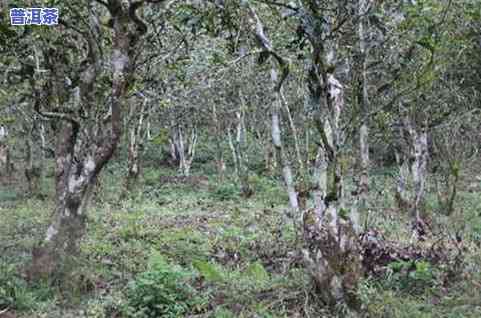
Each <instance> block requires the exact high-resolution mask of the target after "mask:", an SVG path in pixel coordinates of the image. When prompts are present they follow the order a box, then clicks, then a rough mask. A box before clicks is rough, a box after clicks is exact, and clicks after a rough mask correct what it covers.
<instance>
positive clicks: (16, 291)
mask: <svg viewBox="0 0 481 318" xmlns="http://www.w3.org/2000/svg"><path fill="white" fill-rule="evenodd" d="M15 272H16V269H15V266H13V265H7V264H0V310H2V309H4V308H10V309H16V310H26V309H29V308H32V307H33V304H34V303H35V296H34V295H33V293H32V292H31V291H30V290H29V289H28V286H27V283H26V282H25V281H24V280H23V279H21V278H19V277H17V276H16V275H15Z"/></svg>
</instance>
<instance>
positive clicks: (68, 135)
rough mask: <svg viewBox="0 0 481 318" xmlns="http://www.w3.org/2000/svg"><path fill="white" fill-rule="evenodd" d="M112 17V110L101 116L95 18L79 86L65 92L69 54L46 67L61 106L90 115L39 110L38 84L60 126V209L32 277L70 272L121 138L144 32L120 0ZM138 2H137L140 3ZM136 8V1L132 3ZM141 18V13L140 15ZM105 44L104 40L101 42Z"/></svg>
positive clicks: (111, 3) (35, 252)
mask: <svg viewBox="0 0 481 318" xmlns="http://www.w3.org/2000/svg"><path fill="white" fill-rule="evenodd" d="M108 5H109V9H110V13H111V15H112V29H113V38H112V50H111V52H112V53H111V57H110V62H111V68H112V89H111V96H110V97H111V98H110V103H109V104H110V107H109V111H108V113H107V114H106V115H105V116H103V114H101V115H100V116H99V115H98V113H97V110H98V109H99V107H98V100H97V96H96V95H98V94H96V93H98V92H97V87H98V83H97V77H98V75H99V74H100V67H101V65H103V64H102V63H101V62H102V61H101V55H100V53H99V52H98V46H97V45H96V44H95V43H96V40H98V38H97V36H98V32H99V30H98V28H97V26H98V21H95V19H96V17H95V16H94V15H92V16H91V19H90V21H89V22H90V24H89V26H90V31H91V32H87V33H86V34H88V36H90V37H89V38H88V39H89V45H88V52H87V54H86V55H85V56H86V59H85V60H84V61H83V62H82V67H81V68H80V69H79V70H80V76H79V81H78V83H79V86H78V87H76V88H74V89H73V90H72V91H73V92H74V94H73V95H72V96H71V95H70V91H65V90H63V88H64V87H65V84H64V81H65V78H66V74H65V73H64V69H63V68H62V65H64V64H63V63H64V61H65V59H66V58H67V57H66V56H62V55H61V54H60V51H59V53H58V55H55V56H52V57H51V59H50V61H53V63H51V62H49V63H48V66H49V67H50V68H51V71H52V72H53V76H54V77H53V80H52V81H53V84H52V85H51V87H54V88H55V89H54V90H53V91H52V92H50V93H51V94H54V96H55V97H56V98H55V100H56V101H58V103H59V105H56V106H57V109H58V108H60V107H59V106H63V104H66V103H70V104H71V105H75V106H76V107H77V110H78V113H83V114H84V115H85V116H90V117H88V118H87V119H86V120H85V119H84V118H83V117H81V116H79V117H76V116H75V115H74V113H75V114H76V113H77V112H70V113H58V112H48V111H43V110H42V109H41V107H42V105H41V103H40V101H41V98H40V97H41V94H42V89H38V88H37V87H36V83H35V81H34V82H33V83H32V84H33V85H32V87H33V88H34V93H35V95H36V98H35V110H36V111H37V113H39V114H40V115H41V116H43V117H48V118H51V119H55V120H56V121H57V122H56V126H57V142H56V147H55V148H56V149H55V196H56V208H55V210H54V214H53V219H52V222H51V224H50V226H49V227H48V229H47V232H46V234H45V238H44V240H43V241H42V243H41V245H40V246H39V247H37V248H35V249H34V250H33V259H32V267H31V270H30V273H31V274H32V276H33V277H32V278H38V277H41V276H43V277H49V278H54V277H52V275H54V276H61V275H62V274H64V273H66V272H69V270H70V268H69V267H70V266H69V265H72V266H73V265H74V263H71V261H74V260H75V258H76V257H78V256H79V255H78V252H79V243H80V238H81V237H82V235H83V234H84V232H85V228H86V219H87V217H86V216H87V207H88V203H89V199H90V194H91V192H92V188H93V187H94V185H95V182H96V180H97V176H98V174H99V173H100V171H101V170H102V168H103V167H104V166H105V165H106V164H107V163H108V162H109V161H110V159H111V158H112V156H113V154H114V152H115V149H116V148H117V145H118V143H119V140H120V136H121V124H122V112H121V110H122V104H123V102H124V98H125V94H126V88H127V83H128V82H129V80H130V79H131V77H132V75H133V72H134V70H135V67H134V66H135V65H134V63H133V60H132V56H133V55H134V54H135V52H136V50H135V49H133V47H134V45H135V44H136V43H137V42H138V40H139V39H140V38H141V36H142V35H143V33H145V30H143V29H141V28H136V29H135V31H132V30H134V29H133V28H129V24H130V23H134V24H135V23H137V22H138V21H135V18H132V16H133V15H135V8H134V7H130V8H125V6H123V3H120V1H119V0H111V1H109V3H108ZM137 5H138V4H137ZM132 6H133V5H132ZM137 19H138V17H137ZM99 42H101V41H99Z"/></svg>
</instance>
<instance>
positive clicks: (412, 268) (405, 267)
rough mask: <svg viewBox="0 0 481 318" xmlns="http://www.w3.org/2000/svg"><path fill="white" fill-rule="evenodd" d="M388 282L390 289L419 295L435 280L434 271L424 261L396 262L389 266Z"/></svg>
mask: <svg viewBox="0 0 481 318" xmlns="http://www.w3.org/2000/svg"><path fill="white" fill-rule="evenodd" d="M388 277H389V279H388V282H389V283H390V284H391V285H392V287H397V288H398V289H400V290H408V291H410V292H411V293H412V294H420V293H422V292H423V291H424V290H425V289H426V288H429V287H432V286H433V285H434V283H435V280H436V275H435V270H434V269H433V267H432V265H431V264H430V263H429V262H426V261H397V262H392V263H390V264H389V271H388Z"/></svg>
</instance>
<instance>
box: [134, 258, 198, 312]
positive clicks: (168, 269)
mask: <svg viewBox="0 0 481 318" xmlns="http://www.w3.org/2000/svg"><path fill="white" fill-rule="evenodd" d="M190 276H191V274H190V273H189V272H187V271H185V270H183V269H181V268H180V267H177V266H172V265H170V264H169V263H167V262H166V261H165V260H164V258H163V257H162V256H161V255H160V254H159V253H153V254H152V255H151V257H150V260H149V268H148V270H147V271H145V272H143V273H141V274H139V275H138V276H137V277H136V279H135V281H133V282H131V283H130V284H129V286H128V291H127V298H128V305H127V308H126V314H127V316H128V317H135V318H147V317H152V318H153V317H167V318H168V317H181V316H183V314H185V313H186V312H187V311H188V310H189V308H190V306H192V305H193V297H192V296H193V288H192V287H191V286H190V285H189V284H188V282H187V279H188V278H189V277H190Z"/></svg>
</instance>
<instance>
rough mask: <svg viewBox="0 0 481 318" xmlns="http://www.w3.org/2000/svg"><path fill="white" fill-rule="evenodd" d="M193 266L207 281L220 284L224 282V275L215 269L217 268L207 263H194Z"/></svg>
mask: <svg viewBox="0 0 481 318" xmlns="http://www.w3.org/2000/svg"><path fill="white" fill-rule="evenodd" d="M192 265H193V266H194V267H195V269H196V270H197V271H198V272H199V273H200V274H201V275H202V276H204V278H205V279H206V280H207V281H210V282H219V281H222V279H223V278H222V274H221V273H219V271H218V270H217V269H216V268H215V266H214V265H213V264H211V263H209V262H206V261H200V260H197V261H193V262H192Z"/></svg>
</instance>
